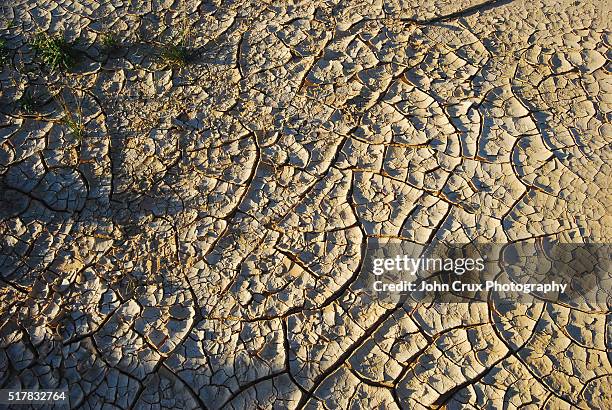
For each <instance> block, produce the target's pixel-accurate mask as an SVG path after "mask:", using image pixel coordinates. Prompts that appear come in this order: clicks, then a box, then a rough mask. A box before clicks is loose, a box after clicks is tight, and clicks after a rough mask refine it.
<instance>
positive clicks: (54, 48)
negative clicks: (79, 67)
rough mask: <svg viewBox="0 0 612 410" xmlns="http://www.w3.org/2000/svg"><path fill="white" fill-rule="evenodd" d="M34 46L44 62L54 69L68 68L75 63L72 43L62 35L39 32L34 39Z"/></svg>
mask: <svg viewBox="0 0 612 410" xmlns="http://www.w3.org/2000/svg"><path fill="white" fill-rule="evenodd" d="M31 44H32V47H33V48H34V49H35V50H36V51H37V52H38V53H39V57H40V59H41V60H42V62H43V63H44V64H45V65H47V66H48V67H50V68H51V69H52V70H67V69H69V68H70V67H72V66H73V65H74V64H75V56H74V50H73V48H72V44H70V43H69V42H67V41H66V39H65V38H64V37H63V36H61V35H55V36H52V35H49V34H47V33H39V34H37V35H36V36H35V37H34V38H33V39H32V42H31Z"/></svg>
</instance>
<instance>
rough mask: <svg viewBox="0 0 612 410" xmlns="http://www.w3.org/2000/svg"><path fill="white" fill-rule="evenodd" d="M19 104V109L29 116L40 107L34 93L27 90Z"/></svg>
mask: <svg viewBox="0 0 612 410" xmlns="http://www.w3.org/2000/svg"><path fill="white" fill-rule="evenodd" d="M17 104H19V108H20V109H21V110H22V111H23V112H25V113H27V114H31V113H33V112H34V111H36V108H37V107H38V101H36V99H35V98H34V96H32V93H31V92H29V91H27V90H26V91H24V92H23V94H22V95H21V97H19V99H18V100H17Z"/></svg>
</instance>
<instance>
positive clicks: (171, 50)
mask: <svg viewBox="0 0 612 410" xmlns="http://www.w3.org/2000/svg"><path fill="white" fill-rule="evenodd" d="M182 25H183V30H182V31H181V33H180V35H179V39H178V40H177V41H175V42H172V43H167V44H165V45H164V46H163V47H162V50H161V53H160V58H161V60H162V62H164V63H165V65H166V66H169V67H172V68H182V67H185V66H186V65H188V64H189V63H190V61H191V57H192V56H191V51H190V49H189V47H188V39H189V35H190V30H189V27H188V26H187V22H186V21H183V23H182Z"/></svg>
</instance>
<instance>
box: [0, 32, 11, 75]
mask: <svg viewBox="0 0 612 410" xmlns="http://www.w3.org/2000/svg"><path fill="white" fill-rule="evenodd" d="M10 56H11V53H10V50H9V49H8V47H7V46H6V40H5V39H3V38H0V68H2V66H4V64H6V63H7V62H8V61H9V59H10Z"/></svg>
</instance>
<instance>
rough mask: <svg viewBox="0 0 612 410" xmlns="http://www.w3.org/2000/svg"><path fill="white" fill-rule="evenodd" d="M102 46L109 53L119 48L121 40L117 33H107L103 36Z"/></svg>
mask: <svg viewBox="0 0 612 410" xmlns="http://www.w3.org/2000/svg"><path fill="white" fill-rule="evenodd" d="M102 46H103V47H104V50H105V51H107V52H109V51H113V50H116V49H118V48H119V46H120V43H119V38H118V37H117V35H116V34H115V33H106V34H104V35H103V36H102Z"/></svg>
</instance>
